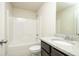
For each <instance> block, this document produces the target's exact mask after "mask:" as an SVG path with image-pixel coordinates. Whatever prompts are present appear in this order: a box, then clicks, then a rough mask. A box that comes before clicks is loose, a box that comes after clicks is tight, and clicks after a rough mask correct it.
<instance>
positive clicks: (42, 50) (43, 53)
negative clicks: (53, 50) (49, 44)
mask: <svg viewBox="0 0 79 59" xmlns="http://www.w3.org/2000/svg"><path fill="white" fill-rule="evenodd" d="M41 56H49V54H47V53H46V52H45V50H44V49H41Z"/></svg>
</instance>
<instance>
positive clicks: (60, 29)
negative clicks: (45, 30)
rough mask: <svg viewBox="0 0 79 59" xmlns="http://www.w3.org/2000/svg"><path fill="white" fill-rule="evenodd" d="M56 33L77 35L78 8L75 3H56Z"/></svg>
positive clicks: (78, 30)
mask: <svg viewBox="0 0 79 59" xmlns="http://www.w3.org/2000/svg"><path fill="white" fill-rule="evenodd" d="M56 29H57V30H56V32H57V33H59V34H74V35H78V34H79V6H78V4H76V3H67V2H57V3H56Z"/></svg>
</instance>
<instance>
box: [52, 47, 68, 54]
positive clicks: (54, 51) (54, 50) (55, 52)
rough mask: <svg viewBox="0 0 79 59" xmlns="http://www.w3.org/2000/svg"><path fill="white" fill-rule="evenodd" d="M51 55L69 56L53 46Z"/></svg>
mask: <svg viewBox="0 0 79 59" xmlns="http://www.w3.org/2000/svg"><path fill="white" fill-rule="evenodd" d="M51 56H67V55H65V54H64V53H62V52H60V51H59V50H57V49H55V48H53V47H52V48H51Z"/></svg>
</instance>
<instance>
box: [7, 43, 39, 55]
mask: <svg viewBox="0 0 79 59" xmlns="http://www.w3.org/2000/svg"><path fill="white" fill-rule="evenodd" d="M33 44H38V43H32V44H27V43H26V44H24V43H23V44H8V48H7V55H8V56H29V55H31V54H30V52H29V50H28V47H29V46H30V45H33Z"/></svg>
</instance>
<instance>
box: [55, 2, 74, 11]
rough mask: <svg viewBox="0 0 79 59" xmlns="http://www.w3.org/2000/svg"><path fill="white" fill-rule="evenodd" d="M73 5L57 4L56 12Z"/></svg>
mask: <svg viewBox="0 0 79 59" xmlns="http://www.w3.org/2000/svg"><path fill="white" fill-rule="evenodd" d="M72 5H74V3H66V2H57V3H56V11H57V12H58V11H61V10H62V9H64V8H67V7H69V6H72Z"/></svg>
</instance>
